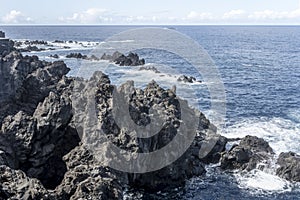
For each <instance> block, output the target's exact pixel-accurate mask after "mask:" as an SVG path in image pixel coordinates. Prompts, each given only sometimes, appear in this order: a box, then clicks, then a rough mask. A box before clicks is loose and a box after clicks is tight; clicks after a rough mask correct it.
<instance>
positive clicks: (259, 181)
mask: <svg viewBox="0 0 300 200" xmlns="http://www.w3.org/2000/svg"><path fill="white" fill-rule="evenodd" d="M234 176H235V178H236V179H237V181H238V183H239V187H241V188H244V189H251V190H252V192H261V191H267V192H288V191H291V190H292V183H290V182H288V181H286V180H284V179H282V178H280V177H278V176H276V175H274V174H271V173H268V172H265V171H261V170H258V169H255V170H252V171H251V172H249V173H247V174H241V173H235V174H234Z"/></svg>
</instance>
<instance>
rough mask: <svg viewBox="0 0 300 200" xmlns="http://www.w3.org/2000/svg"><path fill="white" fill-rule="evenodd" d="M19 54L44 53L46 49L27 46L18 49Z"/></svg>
mask: <svg viewBox="0 0 300 200" xmlns="http://www.w3.org/2000/svg"><path fill="white" fill-rule="evenodd" d="M18 50H19V51H20V52H32V51H45V50H46V49H44V48H38V47H37V46H31V45H29V46H27V47H25V48H19V49H18Z"/></svg>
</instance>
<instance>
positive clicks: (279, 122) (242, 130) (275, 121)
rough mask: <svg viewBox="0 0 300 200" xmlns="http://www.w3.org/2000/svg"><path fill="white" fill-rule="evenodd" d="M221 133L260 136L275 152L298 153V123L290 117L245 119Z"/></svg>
mask: <svg viewBox="0 0 300 200" xmlns="http://www.w3.org/2000/svg"><path fill="white" fill-rule="evenodd" d="M223 134H224V136H226V137H229V138H236V137H239V138H242V137H245V136H246V135H252V136H257V137H261V138H264V139H265V140H266V141H267V142H269V144H270V146H271V147H272V148H273V150H274V151H275V153H276V154H279V153H281V152H288V151H293V152H295V153H298V154H300V146H299V143H300V124H299V123H296V122H295V121H292V120H290V119H284V118H278V117H274V118H270V119H269V118H257V119H247V120H243V121H241V122H239V123H236V124H234V125H232V126H230V127H228V128H227V129H226V130H225V131H224V133H223Z"/></svg>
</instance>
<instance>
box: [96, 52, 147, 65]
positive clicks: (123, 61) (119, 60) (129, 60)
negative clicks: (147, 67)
mask: <svg viewBox="0 0 300 200" xmlns="http://www.w3.org/2000/svg"><path fill="white" fill-rule="evenodd" d="M101 60H109V61H110V62H114V63H116V64H117V65H120V66H138V65H144V64H145V59H140V58H139V56H138V55H137V54H136V53H129V54H128V55H127V56H125V55H124V54H122V53H120V52H118V51H116V52H114V53H113V55H107V54H103V55H102V56H101Z"/></svg>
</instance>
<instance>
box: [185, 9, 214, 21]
mask: <svg viewBox="0 0 300 200" xmlns="http://www.w3.org/2000/svg"><path fill="white" fill-rule="evenodd" d="M213 18H214V17H213V15H212V14H211V13H208V12H202V13H199V12H196V11H191V12H190V13H189V14H188V15H187V17H186V18H184V20H193V21H202V20H211V19H213Z"/></svg>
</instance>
